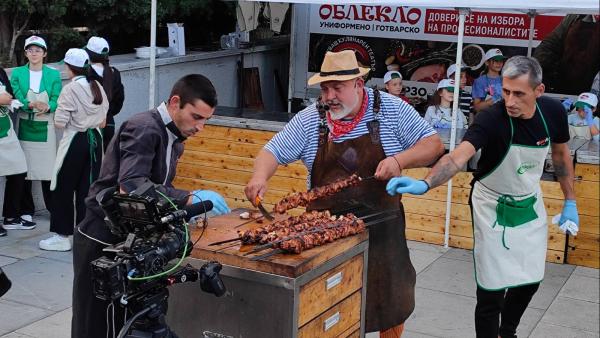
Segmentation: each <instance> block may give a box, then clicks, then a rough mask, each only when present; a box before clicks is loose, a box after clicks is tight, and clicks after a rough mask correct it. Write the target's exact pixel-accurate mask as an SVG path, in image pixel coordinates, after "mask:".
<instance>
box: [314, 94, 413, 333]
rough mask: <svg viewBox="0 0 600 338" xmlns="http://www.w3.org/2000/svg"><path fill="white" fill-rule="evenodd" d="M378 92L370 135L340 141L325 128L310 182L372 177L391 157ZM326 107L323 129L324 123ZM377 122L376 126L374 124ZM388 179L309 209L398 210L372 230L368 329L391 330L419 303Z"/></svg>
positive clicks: (368, 183) (365, 184)
mask: <svg viewBox="0 0 600 338" xmlns="http://www.w3.org/2000/svg"><path fill="white" fill-rule="evenodd" d="M378 98H379V95H378V93H376V94H375V104H374V109H373V110H374V113H375V116H376V120H375V121H371V122H369V123H368V125H369V126H370V128H369V130H370V132H369V134H365V135H363V136H360V137H358V138H355V139H352V140H347V141H344V142H341V143H334V142H332V141H329V140H328V132H327V130H326V129H324V128H321V129H320V133H319V134H320V137H319V147H318V150H317V155H316V158H315V162H314V163H313V168H312V171H311V186H312V187H318V186H322V185H326V184H329V183H331V182H333V181H335V180H337V179H340V178H345V177H348V176H349V175H350V174H352V173H358V174H359V175H360V176H361V177H368V176H372V175H373V174H374V173H375V170H376V169H377V165H378V164H379V162H380V161H381V160H383V159H384V158H385V157H386V156H385V153H384V151H383V147H382V145H381V142H380V138H379V130H378V128H377V126H378V123H379V122H378V121H377V115H378V112H379V99H378ZM325 126H326V122H325V120H324V111H323V112H321V127H325ZM373 126H374V127H373ZM386 183H387V182H385V181H379V180H367V181H363V182H361V183H360V184H359V185H358V186H355V187H351V188H347V189H344V190H342V191H341V192H339V193H337V194H336V195H334V196H331V197H329V198H323V199H319V200H317V201H315V202H313V203H311V204H310V205H309V206H308V208H307V209H308V210H324V209H328V210H331V211H332V212H334V213H335V212H336V210H347V209H349V208H352V207H353V206H358V205H367V206H369V207H371V208H374V209H375V211H378V210H381V211H383V210H390V209H398V208H400V209H401V211H400V212H399V213H398V217H397V218H395V219H393V220H389V221H386V222H383V223H379V224H376V225H374V226H373V227H371V228H369V259H368V271H367V300H366V302H367V303H366V328H365V329H366V332H372V331H379V330H385V329H388V328H391V327H393V326H396V325H398V324H401V323H404V321H405V320H406V319H407V318H408V317H409V316H410V314H411V313H412V312H413V310H414V307H415V290H414V288H415V281H416V273H415V269H414V267H413V265H412V263H411V261H410V256H409V252H408V247H407V246H406V236H405V221H404V209H403V206H402V202H401V201H400V198H399V197H398V196H395V197H393V196H390V195H388V194H387V193H386V190H385V186H386Z"/></svg>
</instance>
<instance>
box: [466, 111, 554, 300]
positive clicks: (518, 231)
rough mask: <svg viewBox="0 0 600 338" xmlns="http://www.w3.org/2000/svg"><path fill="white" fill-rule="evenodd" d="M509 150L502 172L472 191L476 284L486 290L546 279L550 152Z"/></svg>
mask: <svg viewBox="0 0 600 338" xmlns="http://www.w3.org/2000/svg"><path fill="white" fill-rule="evenodd" d="M536 108H537V112H538V113H539V114H540V116H541V118H542V121H543V123H544V128H545V130H546V134H547V139H546V140H547V142H546V143H545V144H544V145H541V146H526V145H519V144H513V143H512V142H513V135H514V128H513V121H512V118H509V119H510V129H511V137H510V145H509V148H508V151H507V152H506V154H505V156H504V159H503V160H502V162H500V164H498V166H497V167H496V168H495V169H494V170H492V171H491V172H490V173H489V174H487V175H486V176H485V177H483V178H481V179H480V180H479V181H477V182H476V183H475V185H474V186H473V195H472V205H473V233H474V243H473V256H474V259H475V280H476V281H477V285H478V286H479V287H481V288H482V289H485V290H501V289H505V288H510V287H516V286H521V285H526V284H533V283H538V282H540V281H541V280H542V279H543V278H544V267H545V261H546V246H547V233H548V228H547V216H546V209H545V208H544V201H543V199H542V191H541V189H540V185H539V180H540V178H541V176H542V173H543V169H544V161H545V159H546V155H547V154H548V151H549V148H550V134H549V133H548V127H547V125H546V121H545V119H544V115H543V114H542V112H541V110H540V109H539V107H536Z"/></svg>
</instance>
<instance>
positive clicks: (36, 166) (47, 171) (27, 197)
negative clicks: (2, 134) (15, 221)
mask: <svg viewBox="0 0 600 338" xmlns="http://www.w3.org/2000/svg"><path fill="white" fill-rule="evenodd" d="M46 50H47V46H46V41H44V39H42V38H41V37H39V36H35V35H33V36H30V37H29V38H27V39H26V40H25V56H26V57H27V60H28V63H27V64H26V65H24V66H21V67H16V68H14V69H13V71H12V74H11V79H10V83H11V85H12V88H13V90H14V93H15V98H16V99H17V100H19V101H20V102H21V103H22V104H23V107H22V108H21V111H20V112H19V114H18V122H17V137H18V138H19V141H20V143H21V147H22V148H23V152H24V153H25V158H26V159H27V178H26V181H25V184H24V188H23V198H22V199H21V212H22V213H23V215H22V216H21V222H23V224H26V225H28V226H32V225H35V223H34V222H33V221H32V215H33V213H34V210H35V206H34V204H33V196H32V194H31V181H38V180H39V181H41V184H42V192H43V195H44V203H45V204H46V208H47V209H48V210H49V211H50V212H52V210H51V199H50V179H51V178H52V166H51V165H48V163H54V160H55V158H56V133H55V131H54V123H53V122H52V121H53V120H54V111H55V110H56V105H57V100H58V95H59V94H60V90H61V87H62V84H61V80H60V73H59V71H58V70H56V69H53V68H50V67H48V66H46V65H44V58H45V57H46Z"/></svg>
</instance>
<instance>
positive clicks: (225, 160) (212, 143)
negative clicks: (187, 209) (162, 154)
mask: <svg viewBox="0 0 600 338" xmlns="http://www.w3.org/2000/svg"><path fill="white" fill-rule="evenodd" d="M273 135H274V133H273V132H268V131H257V130H249V129H241V128H228V127H219V126H210V125H208V126H206V127H205V129H204V131H202V132H200V133H199V134H198V135H197V136H194V137H191V138H190V139H188V140H187V141H186V142H185V152H184V154H183V156H182V158H181V159H180V160H179V164H178V166H177V176H176V178H175V182H174V184H175V186H177V187H180V188H182V189H189V190H192V189H209V190H214V191H217V192H219V193H220V194H222V195H223V197H225V200H226V201H227V204H228V205H229V207H231V208H239V207H246V208H252V205H251V204H250V202H248V201H247V200H246V195H245V194H244V187H245V186H246V183H247V182H248V181H249V180H250V178H251V177H252V170H253V163H254V158H255V157H256V155H258V152H259V151H260V150H261V149H262V147H263V146H264V145H265V144H266V143H267V141H268V140H270V139H271V137H273ZM306 175H307V171H306V168H305V167H304V165H303V164H302V163H300V162H296V163H293V164H290V165H287V166H280V167H279V169H278V170H277V172H276V173H275V176H273V178H272V179H271V180H270V181H269V190H268V192H267V194H266V195H265V200H264V201H263V205H264V206H265V208H267V209H272V208H273V205H274V204H275V203H277V201H279V200H280V199H281V198H283V197H284V196H285V195H287V194H289V193H290V192H295V191H306Z"/></svg>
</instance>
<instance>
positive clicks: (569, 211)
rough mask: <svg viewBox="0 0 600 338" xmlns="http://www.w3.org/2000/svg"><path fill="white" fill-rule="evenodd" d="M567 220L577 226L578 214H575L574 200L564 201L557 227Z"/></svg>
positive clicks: (575, 204)
mask: <svg viewBox="0 0 600 338" xmlns="http://www.w3.org/2000/svg"><path fill="white" fill-rule="evenodd" d="M567 220H569V221H571V222H573V223H575V224H577V226H579V214H578V213H577V203H576V202H575V200H565V204H564V205H563V209H562V212H561V213H560V221H558V224H559V225H562V224H563V223H565V222H566V221H567Z"/></svg>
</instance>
